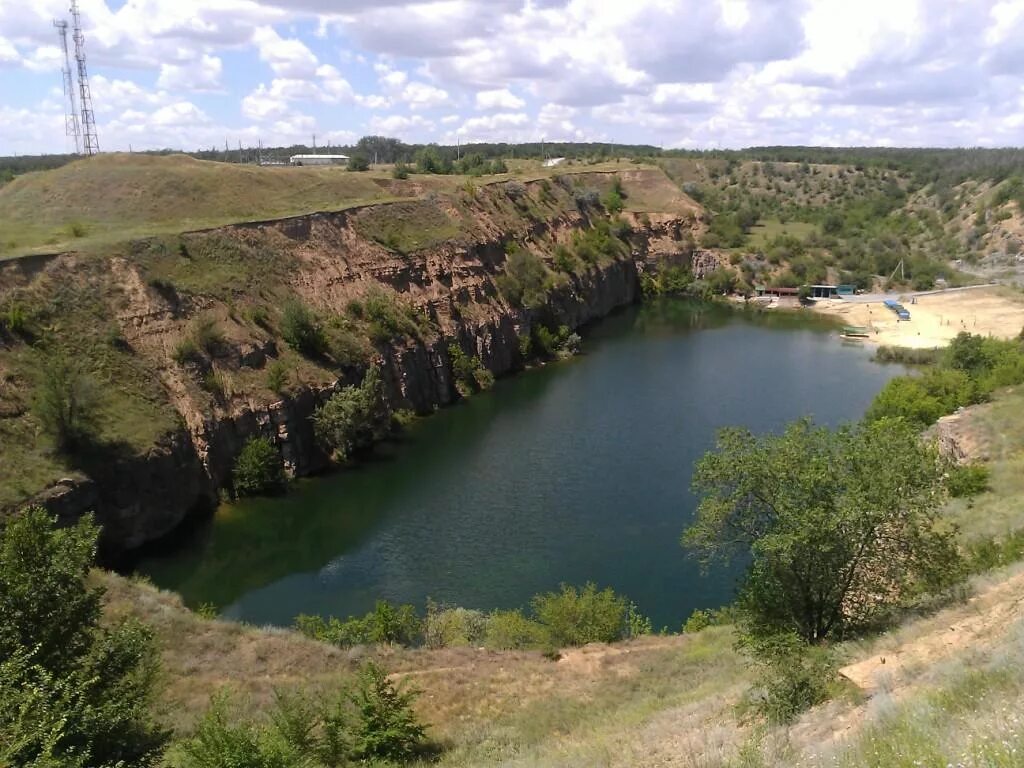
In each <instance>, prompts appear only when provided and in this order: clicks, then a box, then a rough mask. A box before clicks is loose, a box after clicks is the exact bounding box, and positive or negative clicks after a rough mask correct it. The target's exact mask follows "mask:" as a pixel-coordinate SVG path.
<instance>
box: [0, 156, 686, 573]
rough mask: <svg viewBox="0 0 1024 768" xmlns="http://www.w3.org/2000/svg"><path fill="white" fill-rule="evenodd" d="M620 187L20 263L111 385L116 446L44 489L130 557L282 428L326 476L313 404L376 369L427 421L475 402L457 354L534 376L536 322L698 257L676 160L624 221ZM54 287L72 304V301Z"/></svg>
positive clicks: (472, 193) (19, 364) (12, 361)
mask: <svg viewBox="0 0 1024 768" xmlns="http://www.w3.org/2000/svg"><path fill="white" fill-rule="evenodd" d="M614 178H615V177H614V175H612V174H605V173H602V174H579V175H575V176H566V177H562V178H558V179H552V180H538V181H534V182H528V183H523V182H518V181H511V182H505V183H496V184H490V185H486V186H480V187H476V186H474V185H473V184H472V183H467V184H466V185H465V186H464V187H463V188H462V189H460V190H459V191H458V192H456V193H454V194H451V195H447V196H442V195H433V194H432V195H428V196H427V197H425V198H424V199H422V200H418V201H414V202H402V203H391V204H380V205H369V206H364V207H358V208H352V209H348V210H345V211H340V212H324V213H311V214H308V215H302V216H294V217H289V218H285V219H278V220H270V221H264V222H254V223H246V224H239V225H232V226H225V227H218V228H214V229H208V230H202V231H197V232H190V233H185V234H183V235H181V236H177V237H172V238H150V239H146V240H139V241H134V242H132V243H129V244H126V245H125V246H123V247H121V248H119V249H114V251H113V252H108V253H104V254H102V255H99V256H96V255H94V256H84V255H81V254H66V255H61V256H57V257H53V258H50V259H45V260H40V259H37V260H35V261H34V262H32V263H31V264H30V263H28V262H26V263H24V264H17V263H11V264H7V265H4V266H3V267H2V268H0V269H2V271H0V285H2V286H3V287H4V288H5V289H6V291H5V292H6V294H7V297H8V300H9V301H19V302H21V303H23V304H24V305H27V306H32V305H35V303H37V302H41V303H42V304H43V306H42V307H41V308H40V309H38V310H37V312H36V314H35V316H34V318H33V320H34V322H35V324H36V325H37V326H39V327H41V328H42V327H45V326H44V324H47V323H48V324H49V328H50V329H51V332H53V331H52V329H53V328H54V327H56V334H57V336H58V337H59V341H60V343H66V344H67V347H68V349H69V350H71V351H73V353H74V354H76V355H79V356H81V357H86V358H95V359H96V360H97V361H98V362H97V366H98V372H97V373H95V374H94V375H95V376H96V377H97V378H99V379H101V380H102V379H105V380H108V381H109V382H110V387H109V389H108V392H107V393H106V400H107V401H108V402H107V403H106V406H107V407H106V409H105V414H104V420H105V424H104V432H103V434H102V437H101V439H99V440H98V441H97V451H96V452H95V453H94V455H93V456H92V457H91V458H90V459H89V460H81V461H78V462H76V463H75V464H74V465H73V466H70V467H69V466H64V467H55V468H54V471H57V470H60V474H61V475H62V476H61V477H58V478H54V479H55V480H57V482H53V481H52V480H51V481H50V482H49V483H47V485H48V487H47V488H46V490H44V491H42V492H41V493H37V494H33V496H32V500H34V501H36V502H39V503H42V504H44V505H45V506H47V507H48V508H49V509H50V510H51V511H53V512H54V513H55V514H58V515H59V516H60V517H62V518H63V519H73V518H75V517H76V516H78V515H80V514H83V513H85V512H86V511H89V510H94V511H95V513H96V515H97V518H98V520H99V521H100V522H101V523H102V524H103V530H104V545H105V546H106V548H107V549H108V551H110V552H112V553H115V554H116V553H118V552H123V551H125V550H130V549H133V548H136V547H138V546H141V545H143V544H145V543H147V542H150V541H153V540H155V539H158V538H160V537H162V536H164V535H166V534H167V533H169V532H170V531H172V530H173V529H174V528H176V527H177V526H178V525H180V524H181V523H182V521H183V520H185V519H186V518H187V517H188V516H189V514H191V513H193V512H199V511H203V510H207V509H209V508H211V507H212V506H213V505H214V504H215V503H216V501H217V498H218V494H219V493H220V492H221V491H222V490H223V489H227V488H230V484H231V470H232V466H233V463H234V460H235V457H236V456H237V454H238V452H239V451H240V450H241V447H242V446H243V445H244V444H245V442H246V441H247V440H248V439H250V438H251V437H252V436H254V435H265V436H268V437H270V438H272V439H273V440H274V442H275V444H276V445H277V446H278V448H279V449H280V452H281V456H282V460H283V462H284V464H285V466H286V468H287V469H288V471H289V472H290V473H291V474H293V475H308V474H312V473H316V472H319V471H322V470H324V469H325V468H326V467H327V466H328V464H329V460H328V457H327V456H326V455H325V454H324V452H323V451H322V450H321V449H320V447H319V446H318V445H317V442H316V440H315V439H314V435H313V430H312V425H311V422H310V416H311V415H312V414H313V412H314V410H315V409H316V407H317V406H318V405H320V404H322V403H323V402H324V401H325V400H326V399H327V398H328V397H330V395H331V394H332V393H333V392H334V391H336V390H337V389H339V388H340V387H343V386H345V385H347V384H352V383H356V382H358V380H359V379H360V377H361V375H362V372H363V370H365V366H366V364H367V363H368V362H369V361H370V360H374V361H376V362H377V363H378V364H379V365H380V367H381V372H382V378H383V381H384V385H385V396H386V398H387V400H388V402H389V404H390V406H391V407H392V408H393V409H395V410H398V409H408V410H412V411H415V412H417V413H420V414H427V413H430V412H431V411H433V410H434V409H436V408H438V407H443V406H445V405H448V404H450V403H451V402H453V401H454V400H455V399H457V398H458V397H459V395H458V394H457V391H456V388H455V386H454V382H453V378H452V372H451V356H450V353H449V350H450V349H451V348H452V346H453V345H458V346H459V347H460V348H461V349H462V351H463V352H464V353H465V354H466V355H468V356H471V357H477V358H479V360H480V362H481V363H482V365H483V366H484V367H485V368H487V369H488V370H489V371H491V372H492V373H493V374H494V375H496V376H502V375H506V374H508V373H510V372H512V371H515V370H517V369H519V368H521V367H522V366H523V365H524V363H525V360H524V358H523V356H522V352H521V341H520V340H521V338H523V337H524V336H530V335H531V334H532V333H533V332H534V329H535V328H536V327H538V326H540V325H543V326H545V327H547V328H550V329H556V328H559V327H561V326H567V327H568V328H570V329H576V328H579V327H580V326H583V325H585V324H587V323H589V322H591V321H593V320H595V319H597V318H600V317H603V316H605V315H607V314H608V313H610V312H611V311H613V310H614V309H615V308H617V307H621V306H623V305H626V304H630V303H632V302H635V301H637V300H638V299H639V297H640V281H639V274H638V264H639V265H640V269H643V268H649V267H650V266H651V265H652V264H656V263H657V262H658V260H659V259H662V258H669V257H671V258H672V259H673V260H679V259H680V258H683V259H686V258H688V257H689V254H688V253H685V252H682V253H681V251H684V250H685V247H684V245H683V243H682V241H683V239H684V238H683V233H688V232H690V231H691V230H693V229H695V228H697V227H699V226H700V210H699V208H698V207H697V206H696V204H694V203H693V202H692V201H690V200H689V199H688V198H685V196H683V195H681V194H680V193H679V192H678V191H677V190H676V189H675V187H674V186H673V185H671V184H670V183H669V182H668V180H667V179H666V178H665V177H664V176H662V175H661V174H660V173H659V172H656V171H639V170H638V171H628V172H624V173H622V174H619V178H620V181H619V184H620V185H621V186H622V189H623V191H624V192H626V194H627V199H630V196H632V193H633V192H634V191H635V197H636V199H637V201H638V203H642V205H640V204H638V205H635V206H634V210H627V211H625V212H623V213H622V214H621V216H612V215H610V214H609V213H608V212H607V211H606V210H605V209H604V207H603V206H602V205H601V203H600V202H598V201H599V200H600V199H601V197H602V196H603V195H605V194H606V193H607V191H608V190H609V189H610V187H611V185H612V184H613V183H614ZM637 208H639V210H637ZM657 208H662V209H664V210H657ZM691 241H692V240H691ZM517 253H518V254H526V256H522V255H520V256H517V257H516V258H518V259H519V260H520V261H523V262H527V261H528V263H529V264H532V265H534V269H535V271H536V270H542V273H543V274H542V279H543V284H542V290H541V288H538V289H537V290H535V291H534V294H533V295H531V296H530V297H526V298H523V297H521V296H517V295H516V293H517V292H516V291H514V290H511V289H510V288H509V282H508V281H509V280H511V279H514V275H513V276H512V277H511V278H510V277H509V269H508V266H509V263H510V260H511V259H512V256H511V255H510V254H517ZM527 257H528V258H527ZM538 264H539V265H541V266H539V267H537V266H536V265H538ZM538 274H539V273H538ZM536 279H537V280H540V279H541V278H540V277H537V278H536ZM503 280H504V281H506V282H504V283H503ZM54 292H56V293H57V294H61V293H62V292H63V293H70V294H72V295H71V296H66V297H61V298H63V299H64V300H63V301H58V302H54V301H53V300H52V297H53V296H54ZM538 295H539V296H540V298H539V299H538ZM44 297H49V298H44ZM527 299H529V300H527ZM295 301H299V302H301V303H302V304H304V305H305V306H307V307H309V308H310V309H311V310H312V311H314V312H315V313H316V315H317V316H318V318H319V319H320V321H321V323H322V324H323V326H324V327H325V328H326V331H327V335H328V337H329V338H330V341H331V346H330V350H329V352H328V353H326V354H325V355H323V356H314V357H312V358H310V357H304V356H302V355H299V354H298V353H296V352H295V351H294V350H292V349H290V348H289V346H288V344H286V343H285V341H284V340H283V338H282V322H283V320H282V307H283V306H285V305H286V304H287V303H288V302H295ZM364 304H365V305H366V309H365V310H364V308H363V307H364ZM371 305H372V306H371ZM83 313H84V315H83ZM90 324H91V325H92V327H88V326H89V325H90ZM197 339H198V342H197V341H196V340H197ZM0 344H3V345H4V346H0V366H3V367H0V374H3V373H6V374H7V378H8V379H9V380H11V381H13V382H15V383H31V381H32V378H31V372H30V371H29V368H30V367H31V365H32V364H33V354H34V353H33V352H31V351H29V350H27V349H22V348H21V345H19V343H18V340H17V339H14V338H13V337H11V336H10V335H8V337H7V338H6V339H3V338H0ZM111 347H113V349H111ZM270 365H278V366H280V367H281V368H282V369H283V370H284V371H285V372H286V377H287V385H286V386H285V387H283V388H281V389H283V391H282V392H281V393H280V394H278V393H275V392H273V391H271V390H270V388H269V385H268V384H267V378H268V366H270ZM5 368H6V370H5ZM2 395H3V390H0V396H2ZM9 400H11V403H10V408H9V409H10V411H11V413H12V416H13V417H14V418H15V419H21V420H28V421H29V422H31V420H32V413H31V409H30V408H29V407H28V401H27V399H26V398H21V399H20V401H18V400H17V398H9ZM0 439H4V438H3V436H0ZM20 503H22V504H23V503H25V502H24V501H22V502H20ZM11 506H14V505H11V504H10V503H8V507H11Z"/></svg>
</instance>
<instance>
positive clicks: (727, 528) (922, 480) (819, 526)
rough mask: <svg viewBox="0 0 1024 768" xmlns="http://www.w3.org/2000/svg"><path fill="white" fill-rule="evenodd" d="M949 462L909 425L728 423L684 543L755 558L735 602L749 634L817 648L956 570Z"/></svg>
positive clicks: (710, 457) (702, 468)
mask: <svg viewBox="0 0 1024 768" xmlns="http://www.w3.org/2000/svg"><path fill="white" fill-rule="evenodd" d="M943 469H944V467H943V463H942V461H941V460H940V459H939V456H938V455H937V452H936V451H935V449H934V448H933V447H932V446H929V445H925V444H924V443H922V442H921V439H920V437H919V435H918V434H917V432H916V431H915V430H914V429H913V428H911V427H909V426H907V425H906V424H904V423H903V422H902V421H894V420H882V421H878V422H875V423H872V424H868V425H863V426H856V427H843V428H840V429H838V430H834V431H833V430H829V429H826V428H821V427H815V426H814V425H812V424H811V422H810V421H808V420H803V421H798V422H796V423H794V424H792V425H790V426H789V428H788V429H786V431H785V433H784V434H782V435H769V436H766V437H757V436H754V435H752V434H751V433H750V432H747V431H744V430H739V429H726V430H723V431H722V432H721V433H720V434H719V437H718V445H717V449H716V450H715V451H711V452H709V453H708V454H706V455H705V456H704V458H703V459H701V461H700V462H699V463H698V464H697V470H696V474H695V476H694V487H695V489H696V490H697V491H698V492H700V493H702V494H703V496H704V498H703V500H702V501H701V503H700V507H699V508H698V512H697V521H696V522H695V523H694V524H693V526H691V527H690V528H689V529H688V530H687V531H686V533H685V534H684V536H683V543H684V545H685V546H687V547H689V548H691V549H692V550H694V551H695V552H696V553H698V554H699V555H700V556H701V557H702V558H703V559H704V560H705V561H708V560H711V559H714V558H728V557H729V556H730V555H739V556H741V557H745V556H747V555H748V553H749V555H750V556H752V562H751V564H750V568H749V571H748V572H747V575H746V580H745V584H744V586H743V588H742V591H741V594H740V598H739V604H740V607H741V609H742V611H743V615H744V623H745V625H746V629H747V632H748V633H749V634H750V635H751V636H754V637H758V636H760V637H764V636H768V635H773V634H778V633H793V634H796V635H798V636H799V637H801V638H802V639H803V640H804V641H806V642H807V643H819V642H821V641H823V640H825V639H827V638H832V637H837V636H841V635H842V634H843V633H844V632H845V631H847V630H851V629H856V628H858V627H863V626H865V625H867V624H869V623H870V622H872V621H873V620H876V619H877V618H878V617H879V616H880V615H881V614H883V613H884V612H885V611H887V610H889V609H891V608H892V606H893V605H894V604H895V603H896V602H897V601H898V600H900V599H901V597H903V596H904V595H905V594H906V592H907V590H908V588H910V587H911V586H912V585H915V584H916V585H924V586H927V587H930V588H934V587H937V586H941V585H944V584H947V583H949V582H950V580H951V579H954V578H956V577H957V575H958V574H960V573H961V570H962V569H961V568H960V561H959V556H958V554H957V550H956V545H955V542H954V538H953V532H952V531H950V530H949V529H948V528H946V529H942V528H940V527H939V526H938V525H937V522H938V521H937V511H938V508H939V506H940V504H941V503H942V501H943V498H944V493H943V479H942V478H943Z"/></svg>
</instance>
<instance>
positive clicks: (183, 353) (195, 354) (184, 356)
mask: <svg viewBox="0 0 1024 768" xmlns="http://www.w3.org/2000/svg"><path fill="white" fill-rule="evenodd" d="M171 358H172V359H173V360H174V362H176V363H177V364H178V365H186V364H187V363H191V362H195V361H197V360H199V359H201V355H200V354H199V347H197V346H196V343H195V341H194V340H193V339H192V337H191V336H186V337H185V338H183V339H181V340H180V341H179V342H178V343H177V344H175V345H174V351H173V352H171Z"/></svg>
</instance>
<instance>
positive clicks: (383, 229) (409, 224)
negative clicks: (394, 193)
mask: <svg viewBox="0 0 1024 768" xmlns="http://www.w3.org/2000/svg"><path fill="white" fill-rule="evenodd" d="M353 226H354V227H355V229H356V231H357V232H358V233H359V234H361V235H362V236H364V237H366V238H368V239H370V240H374V241H376V242H377V243H379V244H380V245H383V246H384V247H385V248H387V249H388V250H390V251H396V252H398V253H409V252H411V251H415V250H418V249H420V248H428V247H430V246H432V245H438V244H440V243H443V242H444V241H446V240H455V239H457V238H458V237H459V236H460V235H462V234H463V229H464V227H463V223H462V221H457V220H455V219H453V218H452V217H451V216H450V215H449V214H448V213H447V212H445V211H444V210H443V209H442V208H441V206H438V205H437V204H434V203H431V202H427V201H416V202H403V203H393V204H392V205H389V206H386V207H376V206H375V207H372V208H364V209H362V210H360V211H358V212H357V213H356V214H355V216H354V219H353Z"/></svg>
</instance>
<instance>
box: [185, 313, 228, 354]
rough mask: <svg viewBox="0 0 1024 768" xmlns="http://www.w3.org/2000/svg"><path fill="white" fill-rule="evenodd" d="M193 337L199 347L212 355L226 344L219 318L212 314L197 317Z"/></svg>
mask: <svg viewBox="0 0 1024 768" xmlns="http://www.w3.org/2000/svg"><path fill="white" fill-rule="evenodd" d="M192 339H193V341H194V342H195V345H196V346H197V347H198V348H199V349H201V350H203V352H205V353H206V354H208V355H211V356H212V355H215V354H216V353H217V350H218V349H219V348H220V347H221V346H222V345H223V344H224V334H223V333H222V332H221V330H220V328H219V327H218V325H217V320H216V319H215V318H213V317H211V316H210V315H203V316H201V317H198V318H196V321H195V324H194V325H193V326H192Z"/></svg>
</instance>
